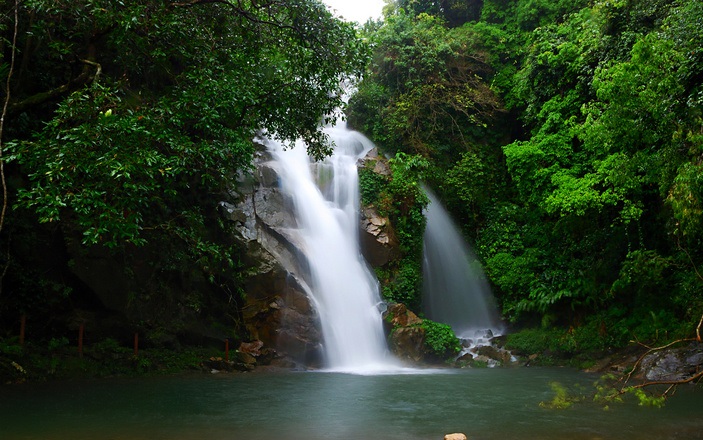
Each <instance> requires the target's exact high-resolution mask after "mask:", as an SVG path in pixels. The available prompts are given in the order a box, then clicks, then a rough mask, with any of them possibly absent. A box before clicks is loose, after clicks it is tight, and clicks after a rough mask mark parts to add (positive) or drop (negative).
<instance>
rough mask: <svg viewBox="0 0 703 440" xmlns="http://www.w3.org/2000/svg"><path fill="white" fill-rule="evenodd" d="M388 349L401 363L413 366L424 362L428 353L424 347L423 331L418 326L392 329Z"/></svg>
mask: <svg viewBox="0 0 703 440" xmlns="http://www.w3.org/2000/svg"><path fill="white" fill-rule="evenodd" d="M388 348H389V349H390V350H391V352H393V354H395V356H396V357H397V358H398V359H400V360H402V361H406V362H410V363H414V364H417V363H422V362H424V361H426V360H427V358H428V354H429V353H428V352H427V349H426V347H425V329H424V328H422V327H419V326H417V327H397V328H395V329H393V331H392V332H391V334H390V336H389V338H388Z"/></svg>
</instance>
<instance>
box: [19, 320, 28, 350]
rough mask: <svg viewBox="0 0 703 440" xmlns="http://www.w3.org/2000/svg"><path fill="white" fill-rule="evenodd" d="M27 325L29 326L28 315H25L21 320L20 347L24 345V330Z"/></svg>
mask: <svg viewBox="0 0 703 440" xmlns="http://www.w3.org/2000/svg"><path fill="white" fill-rule="evenodd" d="M26 325H27V315H25V314H24V313H23V314H22V317H21V318H20V345H24V329H25V326H26Z"/></svg>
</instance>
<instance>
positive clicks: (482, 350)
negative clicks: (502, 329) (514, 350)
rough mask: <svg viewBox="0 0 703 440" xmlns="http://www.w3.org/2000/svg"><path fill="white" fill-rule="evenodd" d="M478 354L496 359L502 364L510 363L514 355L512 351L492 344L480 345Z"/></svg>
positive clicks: (477, 349)
mask: <svg viewBox="0 0 703 440" xmlns="http://www.w3.org/2000/svg"><path fill="white" fill-rule="evenodd" d="M476 354H477V355H479V356H484V357H486V358H488V359H491V360H493V361H496V362H498V363H499V364H500V365H509V364H510V363H511V362H512V355H511V354H510V352H508V351H507V350H503V349H500V348H497V347H494V346H492V345H482V346H480V347H476Z"/></svg>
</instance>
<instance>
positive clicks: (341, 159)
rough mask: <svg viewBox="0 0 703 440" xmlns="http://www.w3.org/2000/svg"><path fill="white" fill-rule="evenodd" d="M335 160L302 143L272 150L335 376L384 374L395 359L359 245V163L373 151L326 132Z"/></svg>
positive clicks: (348, 135)
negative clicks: (316, 156) (318, 158)
mask: <svg viewBox="0 0 703 440" xmlns="http://www.w3.org/2000/svg"><path fill="white" fill-rule="evenodd" d="M326 132H327V133H328V135H329V136H330V138H331V139H332V140H333V141H334V143H335V148H334V152H333V154H332V156H331V157H329V158H327V159H326V160H325V161H323V162H318V163H311V161H310V159H309V157H308V155H307V152H306V147H305V145H304V144H303V143H301V142H298V143H297V144H296V146H295V147H294V148H289V149H284V148H283V147H282V146H281V144H279V143H277V142H275V141H268V148H269V150H270V151H271V153H272V155H273V156H274V159H275V160H276V162H277V163H278V167H279V168H280V174H279V179H280V180H279V182H280V186H281V190H282V191H283V192H284V193H285V194H286V195H287V196H288V197H289V198H290V199H291V200H292V202H293V208H294V213H295V217H296V220H297V223H298V225H297V226H298V230H297V231H296V233H297V235H298V236H299V240H300V242H301V243H300V247H301V251H302V253H303V254H304V258H305V259H306V261H307V263H308V264H307V266H308V267H309V274H307V275H308V279H306V282H307V283H308V288H309V290H310V295H311V297H312V300H313V301H314V303H315V305H316V307H317V311H318V314H319V317H320V323H321V329H322V334H323V344H324V349H325V356H326V363H327V367H328V368H329V369H330V370H335V371H351V372H361V371H374V370H384V369H385V368H386V367H387V366H389V364H390V363H391V361H390V358H391V356H390V354H389V352H388V348H387V346H386V342H385V336H384V333H383V322H382V316H381V310H380V305H381V304H382V301H381V298H380V295H379V287H378V281H377V280H376V278H375V277H374V276H373V274H372V273H371V272H370V270H369V268H368V266H367V264H366V262H365V260H364V258H363V257H362V255H361V250H360V248H359V183H358V174H357V168H356V162H357V160H358V159H359V158H361V157H363V156H365V155H366V153H367V152H368V151H369V150H370V149H371V148H373V146H374V145H373V144H372V143H371V141H369V140H368V139H367V138H365V137H364V136H363V135H361V134H360V133H358V132H354V131H350V130H347V129H345V128H328V129H326Z"/></svg>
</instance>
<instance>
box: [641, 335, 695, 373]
mask: <svg viewBox="0 0 703 440" xmlns="http://www.w3.org/2000/svg"><path fill="white" fill-rule="evenodd" d="M701 369H703V343H700V342H693V343H691V344H689V345H688V346H685V347H680V348H673V349H668V350H662V351H658V352H655V353H651V354H649V355H647V356H645V357H644V359H642V364H641V367H640V372H641V375H642V376H644V377H645V378H646V379H647V380H650V381H678V380H686V379H688V378H690V377H691V376H693V375H694V374H696V373H698V372H699V371H701Z"/></svg>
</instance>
